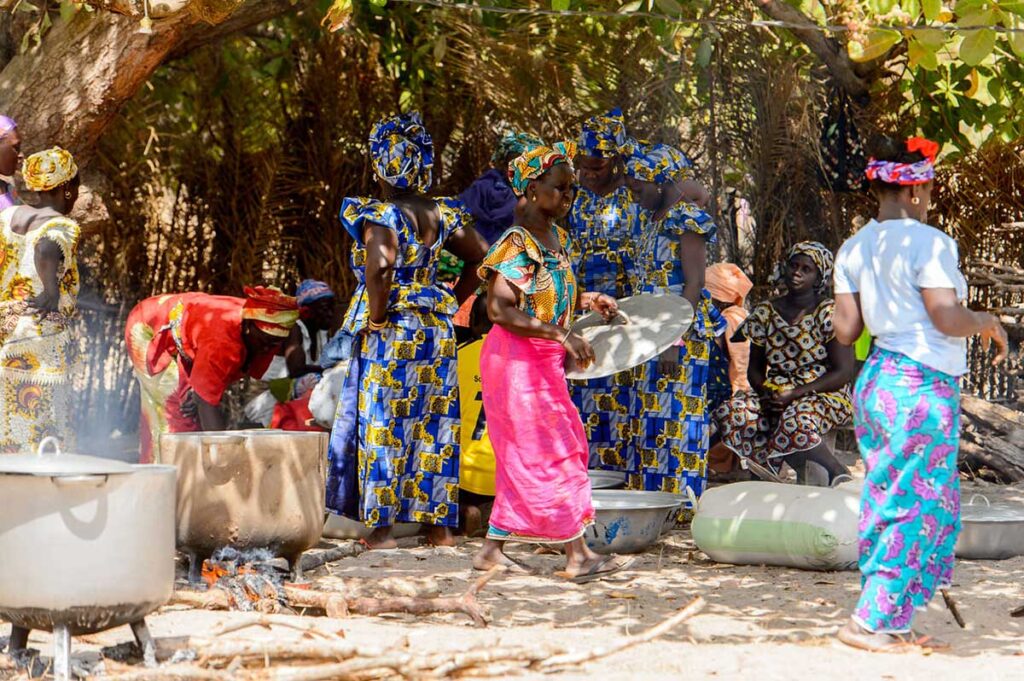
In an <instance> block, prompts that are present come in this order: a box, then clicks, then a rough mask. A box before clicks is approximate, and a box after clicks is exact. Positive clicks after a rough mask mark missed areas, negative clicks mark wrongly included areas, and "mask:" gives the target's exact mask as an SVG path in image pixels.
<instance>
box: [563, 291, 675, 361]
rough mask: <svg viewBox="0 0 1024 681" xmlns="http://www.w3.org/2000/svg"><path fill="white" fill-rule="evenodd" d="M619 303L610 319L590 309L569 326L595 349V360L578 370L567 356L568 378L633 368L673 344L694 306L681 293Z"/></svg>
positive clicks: (640, 296) (648, 296)
mask: <svg viewBox="0 0 1024 681" xmlns="http://www.w3.org/2000/svg"><path fill="white" fill-rule="evenodd" d="M618 303H619V314H618V315H617V316H616V317H614V318H613V319H612V320H611V321H610V322H607V323H606V322H605V321H604V319H602V318H601V315H599V314H598V313H596V312H590V313H588V314H586V315H584V316H583V317H581V318H580V319H579V320H578V321H577V322H576V323H575V324H573V325H572V330H573V331H575V332H577V333H579V334H580V335H582V336H583V337H584V338H586V339H587V341H588V342H589V343H590V345H591V346H592V347H593V348H594V356H595V357H596V359H595V361H594V363H593V364H591V365H590V366H589V367H587V368H586V369H580V368H579V367H578V366H577V365H576V363H575V362H574V361H573V360H572V358H571V357H568V356H566V364H565V375H566V377H567V378H571V379H586V378H602V377H604V376H611V375H612V374H617V373H619V372H620V371H625V370H627V369H632V368H633V367H635V366H637V365H639V364H643V363H644V362H646V361H648V360H650V359H653V358H655V357H657V356H658V355H660V354H661V353H662V352H664V351H665V350H667V349H668V348H670V347H672V346H673V345H674V344H675V343H676V342H678V341H679V339H680V338H682V337H683V334H684V333H686V330H687V329H689V328H690V324H691V323H692V322H693V306H692V305H690V302H689V301H688V300H686V298H683V297H682V296H676V295H672V294H669V293H665V294H659V295H651V294H643V295H639V296H633V297H631V298H623V299H622V300H620V301H618Z"/></svg>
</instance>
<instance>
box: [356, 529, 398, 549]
mask: <svg viewBox="0 0 1024 681" xmlns="http://www.w3.org/2000/svg"><path fill="white" fill-rule="evenodd" d="M363 545H364V546H366V548H368V549H371V550H372V549H397V548H398V542H397V541H395V538H394V537H392V536H391V526H390V525H387V526H384V527H376V528H374V530H373V532H371V533H370V534H369V536H368V537H367V538H366V539H364V540H363Z"/></svg>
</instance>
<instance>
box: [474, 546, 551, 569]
mask: <svg viewBox="0 0 1024 681" xmlns="http://www.w3.org/2000/svg"><path fill="white" fill-rule="evenodd" d="M498 565H501V566H503V567H505V568H507V569H508V571H509V572H511V573H513V574H517V575H532V574H536V572H535V571H534V570H533V569H532V568H530V567H529V566H528V565H524V564H523V563H520V562H519V561H517V560H513V559H512V558H509V557H508V556H506V555H505V552H504V551H502V550H501V548H494V547H493V546H488V545H486V544H485V545H484V547H483V548H482V549H480V550H479V551H478V552H477V553H476V555H474V556H473V569H474V570H484V571H486V570H490V569H491V568H493V567H495V566H498Z"/></svg>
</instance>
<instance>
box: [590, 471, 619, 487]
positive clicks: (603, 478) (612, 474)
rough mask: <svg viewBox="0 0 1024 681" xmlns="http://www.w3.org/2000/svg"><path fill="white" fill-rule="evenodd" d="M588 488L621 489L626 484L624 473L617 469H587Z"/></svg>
mask: <svg viewBox="0 0 1024 681" xmlns="http://www.w3.org/2000/svg"><path fill="white" fill-rule="evenodd" d="M587 475H589V476H590V489H622V488H623V487H625V486H626V474H625V473H620V472H619V471H600V470H590V471H587Z"/></svg>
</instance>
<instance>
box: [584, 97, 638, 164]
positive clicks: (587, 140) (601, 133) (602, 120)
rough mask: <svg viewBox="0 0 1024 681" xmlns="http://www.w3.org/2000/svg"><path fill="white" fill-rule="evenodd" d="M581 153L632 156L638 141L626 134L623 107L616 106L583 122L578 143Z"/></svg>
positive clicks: (603, 155)
mask: <svg viewBox="0 0 1024 681" xmlns="http://www.w3.org/2000/svg"><path fill="white" fill-rule="evenodd" d="M576 146H577V149H578V151H579V153H581V154H586V155H587V156H594V157H597V158H614V157H616V156H622V157H623V158H625V157H628V156H630V155H631V154H632V153H633V150H634V149H635V147H636V142H635V141H634V140H633V139H631V138H630V137H629V135H627V134H626V122H625V120H624V119H623V118H622V109H619V108H615V109H612V110H611V111H609V112H608V113H606V114H603V115H597V116H591V117H590V118H588V119H587V120H586V121H584V122H583V127H582V129H581V130H580V137H579V140H578V141H577V143H576Z"/></svg>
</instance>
